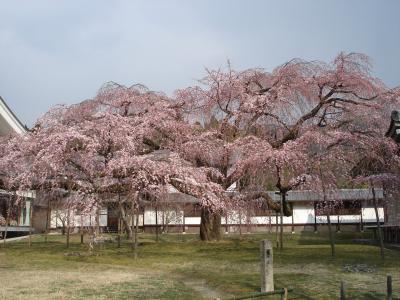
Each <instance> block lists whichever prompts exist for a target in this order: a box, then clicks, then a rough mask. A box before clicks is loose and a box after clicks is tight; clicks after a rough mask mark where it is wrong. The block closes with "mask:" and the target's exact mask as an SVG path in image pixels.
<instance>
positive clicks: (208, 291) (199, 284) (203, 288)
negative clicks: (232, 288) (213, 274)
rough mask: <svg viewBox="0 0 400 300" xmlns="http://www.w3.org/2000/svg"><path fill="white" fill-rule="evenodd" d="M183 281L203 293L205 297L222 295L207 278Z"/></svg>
mask: <svg viewBox="0 0 400 300" xmlns="http://www.w3.org/2000/svg"><path fill="white" fill-rule="evenodd" d="M183 283H184V284H185V285H186V286H187V287H189V288H191V289H193V290H195V291H196V292H198V293H199V294H200V295H202V297H203V298H205V299H220V298H221V295H220V294H219V293H218V292H217V291H215V290H214V289H212V288H210V287H209V286H208V285H207V283H206V281H205V280H190V281H183Z"/></svg>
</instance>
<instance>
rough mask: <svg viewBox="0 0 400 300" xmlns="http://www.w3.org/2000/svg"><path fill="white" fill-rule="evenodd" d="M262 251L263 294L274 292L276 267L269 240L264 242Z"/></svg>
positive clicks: (261, 247) (262, 242)
mask: <svg viewBox="0 0 400 300" xmlns="http://www.w3.org/2000/svg"><path fill="white" fill-rule="evenodd" d="M260 250H261V292H262V293H265V292H271V291H273V290H274V266H273V256H272V244H271V242H270V241H268V240H262V241H261V245H260Z"/></svg>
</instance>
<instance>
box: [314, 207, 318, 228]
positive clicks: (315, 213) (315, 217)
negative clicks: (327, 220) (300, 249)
mask: <svg viewBox="0 0 400 300" xmlns="http://www.w3.org/2000/svg"><path fill="white" fill-rule="evenodd" d="M314 232H318V227H317V203H316V202H315V201H314Z"/></svg>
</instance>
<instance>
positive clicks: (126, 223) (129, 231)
mask: <svg viewBox="0 0 400 300" xmlns="http://www.w3.org/2000/svg"><path fill="white" fill-rule="evenodd" d="M118 206H119V211H120V216H121V220H122V223H124V227H125V229H126V233H127V236H128V239H132V227H131V226H130V225H129V221H128V216H127V215H126V212H125V208H124V206H123V205H122V203H119V205H118Z"/></svg>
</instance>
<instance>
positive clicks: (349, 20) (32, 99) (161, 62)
mask: <svg viewBox="0 0 400 300" xmlns="http://www.w3.org/2000/svg"><path fill="white" fill-rule="evenodd" d="M399 13H400V1H396V0H393V1H378V0H376V1H366V0H359V1H320V0H315V1H294V0H293V1H282V0H279V1H278V0H276V1H267V0H264V1H254V0H253V1H251V0H243V1H234V0H226V1H217V0H209V1H204V0H203V1H184V0H181V1H166V0H164V1H161V0H160V1H149V0H147V1H145V0H143V1H117V0H115V1H100V0H96V1H95V0H93V1H72V0H68V1H54V0H52V1H50V0H49V1H39V0H35V1H31V0H27V1H18V0H14V1H5V0H4V1H3V0H0V51H1V53H0V70H1V72H0V95H1V96H2V97H3V98H4V99H5V100H6V102H7V103H8V104H9V106H10V107H11V108H12V109H13V110H14V112H15V113H16V115H17V116H18V117H19V118H20V119H21V121H22V122H23V123H26V124H27V125H28V126H31V125H32V124H33V123H34V121H35V120H36V119H37V118H38V117H39V116H40V115H41V114H43V113H44V112H45V111H46V110H48V109H49V108H50V107H51V106H52V105H55V104H58V103H75V102H80V101H82V100H85V99H88V98H91V97H93V96H95V94H96V92H97V90H98V89H99V88H100V87H101V85H102V84H103V83H105V82H107V81H116V82H118V83H121V84H125V85H131V84H134V83H142V84H145V85H146V86H148V87H149V88H150V89H152V90H157V91H164V92H166V93H168V94H171V93H172V92H173V91H174V90H175V89H177V88H182V87H185V86H188V85H192V84H194V83H195V80H196V79H200V78H201V77H203V76H204V74H205V72H204V68H205V67H208V68H218V67H223V66H225V65H226V61H227V59H229V60H231V62H232V64H233V66H234V68H236V69H244V68H250V67H263V68H266V69H267V70H271V69H272V68H273V67H276V66H277V65H280V64H282V63H284V62H285V61H287V60H289V59H291V58H294V57H300V58H304V59H320V60H325V61H331V60H332V59H333V58H334V56H335V55H336V54H337V53H338V52H340V51H346V52H350V51H351V52H363V53H366V54H367V55H369V56H370V57H371V58H372V59H373V63H374V74H375V75H376V76H378V77H380V78H381V79H383V81H384V82H385V83H386V84H388V85H389V86H395V85H398V84H400V15H399Z"/></svg>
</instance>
